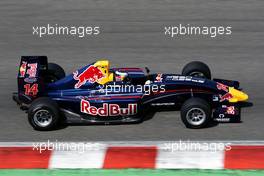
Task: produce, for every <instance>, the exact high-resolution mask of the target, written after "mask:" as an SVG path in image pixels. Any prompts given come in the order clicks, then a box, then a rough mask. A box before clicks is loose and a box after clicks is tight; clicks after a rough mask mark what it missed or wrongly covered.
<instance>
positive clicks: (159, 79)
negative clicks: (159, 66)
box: [154, 73, 163, 82]
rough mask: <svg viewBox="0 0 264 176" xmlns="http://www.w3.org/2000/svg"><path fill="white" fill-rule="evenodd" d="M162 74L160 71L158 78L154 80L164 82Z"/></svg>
mask: <svg viewBox="0 0 264 176" xmlns="http://www.w3.org/2000/svg"><path fill="white" fill-rule="evenodd" d="M162 79H163V78H162V74H161V73H159V74H158V75H157V77H156V80H155V81H154V82H162Z"/></svg>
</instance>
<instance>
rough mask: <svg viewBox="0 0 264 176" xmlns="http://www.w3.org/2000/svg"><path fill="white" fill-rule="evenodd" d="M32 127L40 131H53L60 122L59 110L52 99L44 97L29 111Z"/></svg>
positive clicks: (35, 102)
mask: <svg viewBox="0 0 264 176" xmlns="http://www.w3.org/2000/svg"><path fill="white" fill-rule="evenodd" d="M28 121H29V123H30V125H31V126H32V127H33V128H34V129H35V130H39V131H47V130H52V129H54V128H56V127H57V125H58V122H59V108H58V105H57V103H56V102H54V101H53V100H51V99H50V98H46V97H42V98H38V99H36V100H34V101H33V102H32V104H31V105H30V107H29V110H28Z"/></svg>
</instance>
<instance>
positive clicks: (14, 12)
mask: <svg viewBox="0 0 264 176" xmlns="http://www.w3.org/2000/svg"><path fill="white" fill-rule="evenodd" d="M263 11H264V1H261V0H253V1H247V0H233V1H215V0H214V1H207V0H201V1H196V0H184V1H175V0H167V1H156V0H154V1H151V0H139V1H128V0H120V1H114V0H110V1H103V0H99V1H95V0H93V1H92V0H91V1H85V0H75V1H71V0H66V1H63V2H59V1H52V0H48V1H35V0H28V1H20V0H11V1H0V22H1V25H0V59H1V62H0V82H1V87H0V97H1V102H0V112H1V113H0V141H46V140H53V141H54V140H59V141H91V140H93V141H98V140H100V141H115V140H123V141H126V140H138V141H145V140H154V141H156V140H166V141H170V140H180V139H181V140H264V133H263V132H264V128H263V126H264V115H263V112H264V103H263V102H264V91H263V90H264V83H263V82H264V78H263V75H264V69H263V68H264V60H263V59H264V42H263V38H264V32H263V29H264V13H263ZM48 23H50V24H60V25H77V26H78V25H87V26H89V25H99V26H100V28H101V34H100V35H99V36H96V37H95V36H94V37H86V38H78V37H71V36H68V37H65V36H64V37H63V36H49V37H43V38H39V37H37V36H33V35H32V26H37V25H47V24H48ZM180 23H182V24H192V25H204V26H213V25H224V26H225V25H230V26H232V35H231V36H230V35H229V36H220V37H216V38H210V37H208V36H207V37H206V36H182V37H176V38H173V39H172V38H169V37H168V36H165V35H164V26H167V25H178V24H180ZM21 55H47V56H48V57H49V60H50V61H51V62H56V63H59V64H60V65H61V66H63V67H64V68H65V70H66V72H67V73H71V72H72V71H74V70H75V69H76V68H79V67H81V66H83V65H85V64H87V63H90V62H92V61H94V60H96V59H99V58H108V59H109V60H111V62H112V65H113V66H115V67H124V66H130V67H145V66H148V67H149V68H150V69H151V71H152V72H170V73H180V72H181V68H182V67H183V66H184V64H186V63H187V62H189V61H191V60H201V61H204V62H206V63H207V64H208V65H209V66H210V67H211V70H212V73H213V76H214V77H218V78H226V79H237V80H239V81H240V82H241V86H242V87H243V89H244V90H245V92H247V93H248V94H249V96H250V101H251V102H252V103H253V104H254V105H253V106H252V107H248V108H244V109H243V110H242V120H243V122H242V123H233V124H219V125H217V126H213V127H210V128H206V129H200V130H192V129H186V128H185V127H184V125H183V123H182V122H181V120H180V114H179V112H159V113H156V114H155V115H154V116H153V118H152V119H150V120H148V121H145V122H144V123H142V124H136V125H114V126H68V127H65V128H63V129H60V130H56V131H50V132H38V131H34V130H33V129H32V128H31V126H30V125H29V123H28V121H27V117H26V114H25V113H23V112H22V111H20V110H19V109H18V108H17V106H16V105H15V103H14V102H13V101H12V99H11V93H12V92H14V91H16V74H17V66H18V63H19V59H20V56H21Z"/></svg>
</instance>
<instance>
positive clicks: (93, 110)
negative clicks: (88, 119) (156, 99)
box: [81, 99, 137, 116]
mask: <svg viewBox="0 0 264 176" xmlns="http://www.w3.org/2000/svg"><path fill="white" fill-rule="evenodd" d="M81 112H82V113H86V114H90V115H93V116H95V115H99V116H119V115H120V116H124V115H135V114H137V104H128V107H127V108H121V107H120V106H119V105H118V104H108V103H103V107H100V108H97V107H95V106H91V105H90V102H89V101H87V100H83V99H82V100H81Z"/></svg>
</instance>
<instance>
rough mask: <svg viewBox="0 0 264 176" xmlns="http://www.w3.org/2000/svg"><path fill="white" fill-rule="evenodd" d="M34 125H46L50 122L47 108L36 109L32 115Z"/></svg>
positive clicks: (50, 118)
mask: <svg viewBox="0 0 264 176" xmlns="http://www.w3.org/2000/svg"><path fill="white" fill-rule="evenodd" d="M33 120H34V122H35V124H36V125H38V126H40V127H47V126H48V125H50V124H51V122H52V115H51V114H50V112H49V111H48V110H43V109H42V110H38V111H37V112H36V113H35V114H34V117H33Z"/></svg>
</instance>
